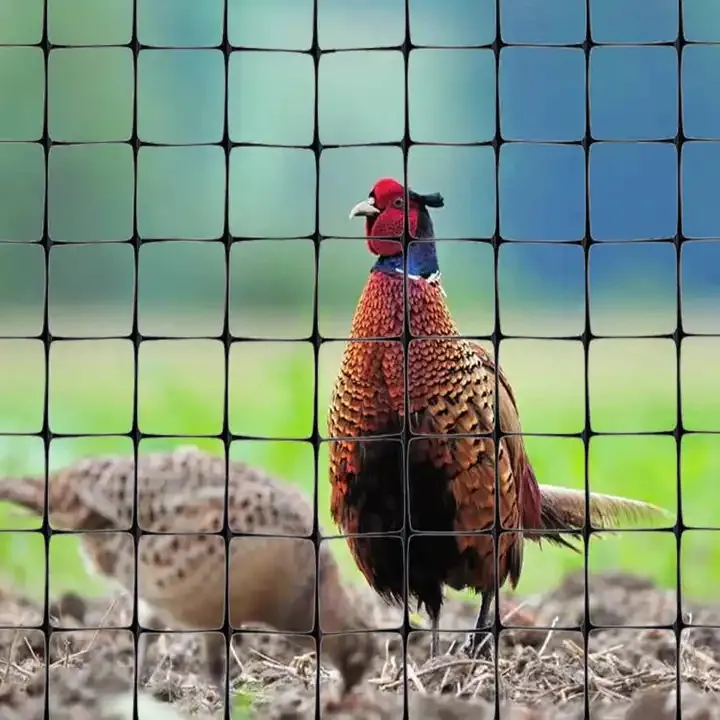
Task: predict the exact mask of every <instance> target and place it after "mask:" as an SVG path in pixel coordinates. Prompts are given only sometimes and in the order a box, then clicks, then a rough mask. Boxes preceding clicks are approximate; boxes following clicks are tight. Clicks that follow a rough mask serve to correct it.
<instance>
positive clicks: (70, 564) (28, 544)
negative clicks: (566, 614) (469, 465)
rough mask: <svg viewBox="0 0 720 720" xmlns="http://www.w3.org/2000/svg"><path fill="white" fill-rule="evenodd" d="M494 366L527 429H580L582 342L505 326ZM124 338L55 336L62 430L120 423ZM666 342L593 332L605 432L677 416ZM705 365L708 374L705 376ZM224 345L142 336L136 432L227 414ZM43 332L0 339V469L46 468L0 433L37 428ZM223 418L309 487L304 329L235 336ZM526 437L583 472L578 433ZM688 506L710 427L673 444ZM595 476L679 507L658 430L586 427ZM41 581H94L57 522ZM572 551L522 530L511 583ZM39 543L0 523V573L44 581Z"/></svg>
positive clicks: (326, 356)
mask: <svg viewBox="0 0 720 720" xmlns="http://www.w3.org/2000/svg"><path fill="white" fill-rule="evenodd" d="M342 345H343V344H342V343H340V342H337V343H328V344H327V345H325V346H324V347H323V349H322V352H321V356H320V379H319V388H318V391H319V408H318V412H319V419H320V429H321V432H324V430H325V427H326V426H325V418H326V406H327V402H328V396H329V392H330V387H331V384H332V381H333V377H334V373H335V371H336V368H337V365H338V362H339V359H340V353H341V352H342ZM501 353H502V363H503V367H504V369H505V371H506V373H507V375H508V376H509V378H510V379H511V382H512V383H513V386H514V388H515V392H516V396H517V399H518V403H519V405H520V410H521V416H522V420H523V424H524V429H525V431H526V432H535V433H574V432H578V431H580V430H581V429H582V424H583V418H584V412H585V409H584V400H583V397H584V384H583V364H582V351H581V348H580V347H579V346H578V345H577V344H573V343H570V342H558V341H524V340H523V341H509V342H508V343H507V345H506V346H504V347H503V348H501ZM717 357H718V344H717V343H716V344H715V345H712V344H711V343H707V342H706V343H705V344H696V345H692V346H687V347H684V348H683V360H682V363H683V367H682V371H681V375H682V380H683V407H682V410H683V417H684V422H685V424H686V426H687V427H689V428H690V429H692V430H696V431H712V430H720V406H719V405H718V402H717V400H716V398H717V393H716V392H714V391H713V388H717V386H718V382H717V380H718V378H717V371H716V370H714V369H713V365H717ZM132 371H133V368H132V353H131V352H130V346H129V344H128V343H125V342H123V341H117V340H109V341H93V342H92V343H90V342H86V343H66V344H62V345H59V346H58V348H57V349H56V350H54V354H53V357H52V363H51V386H50V396H51V423H52V426H53V430H55V431H57V432H90V431H94V432H111V433H123V432H126V431H127V430H129V427H130V420H131V410H132V408H131V403H130V401H129V398H132V390H131V388H132ZM675 372H676V368H675V358H674V354H673V351H672V347H671V345H670V344H669V343H666V342H665V341H662V340H617V341H600V342H599V344H598V345H597V346H596V347H595V348H594V349H593V350H592V352H591V362H590V373H591V374H590V382H591V418H592V422H593V425H594V427H595V429H599V430H602V431H606V432H607V431H611V432H612V431H615V432H638V431H646V432H661V431H665V430H669V429H671V428H672V426H673V425H674V421H675V416H676V402H675ZM714 375H715V377H714ZM223 377H224V366H223V353H222V347H221V346H220V345H219V343H214V342H212V341H205V340H196V341H195V340H190V341H175V342H169V343H166V344H161V343H156V344H148V346H147V347H144V348H143V350H142V352H141V358H140V402H139V414H140V424H141V428H142V429H143V430H144V431H146V432H167V433H187V434H194V433H215V432H218V431H219V429H220V427H221V423H222V398H223V389H224V388H223ZM42 378H43V364H42V347H41V345H40V344H39V343H37V342H34V341H24V340H22V341H0V472H2V473H4V474H18V473H26V472H36V473H41V472H43V454H42V453H43V450H42V443H41V441H40V440H39V439H37V438H33V437H23V438H13V437H8V436H1V433H3V432H5V433H6V432H34V431H37V430H39V427H40V421H41V412H42V395H43V381H42ZM230 403H231V406H230V421H231V425H232V429H233V431H234V432H235V433H238V434H244V435H251V436H252V435H254V436H263V435H269V436H271V437H272V438H275V439H272V440H245V441H238V442H236V443H235V444H234V445H233V447H232V455H233V456H234V457H237V458H242V459H245V460H247V461H249V462H251V463H254V464H257V465H259V466H262V467H264V468H266V469H267V470H269V471H271V472H273V473H276V474H277V475H279V476H281V477H283V478H286V479H287V480H288V481H289V482H294V483H298V484H299V485H301V486H302V487H303V488H304V489H305V490H306V491H307V492H308V493H311V492H312V487H313V478H314V467H313V452H312V448H311V446H310V445H309V444H308V443H307V442H302V441H292V440H283V439H282V438H284V437H285V438H287V437H295V438H299V437H304V436H307V435H309V433H310V432H311V430H312V420H313V355H312V349H311V347H310V346H309V345H307V344H306V345H303V344H297V345H294V344H293V345H291V344H272V343H262V344H257V343H256V344H244V345H239V346H237V347H236V348H235V349H234V350H233V353H232V356H231V360H230ZM194 442H196V443H197V444H198V445H199V446H201V447H204V448H206V449H208V450H210V451H217V452H219V451H221V445H220V444H219V441H217V440H215V439H198V440H197V441H194ZM187 443H188V440H187V439H181V440H173V439H167V440H147V441H143V444H142V445H141V448H140V450H141V452H143V451H148V450H150V449H151V448H155V449H157V448H159V447H165V448H170V447H172V446H173V445H177V444H187ZM527 447H528V451H529V454H530V457H531V459H532V461H533V463H534V466H535V469H536V474H537V476H538V479H539V481H540V482H541V483H548V484H555V485H563V486H568V487H576V488H581V487H583V482H584V463H585V458H584V452H583V447H582V443H581V441H580V440H578V439H573V438H561V437H528V438H527ZM104 452H121V453H129V452H131V445H130V441H129V440H128V439H127V438H125V437H111V438H92V437H87V438H81V439H58V440H54V441H53V444H52V447H51V467H52V468H57V467H61V466H63V465H65V464H67V463H68V462H70V461H71V460H72V459H74V458H77V457H80V456H83V455H91V454H99V453H104ZM681 471H682V482H683V507H684V517H685V522H686V523H687V524H689V525H699V526H712V525H713V524H714V525H715V526H720V513H719V512H718V510H720V497H719V496H718V491H717V488H716V483H715V479H716V478H717V477H718V474H719V472H720V435H718V436H715V435H711V434H697V435H690V436H687V437H686V438H685V439H684V441H683V445H682V460H681ZM589 472H590V483H591V489H592V490H593V491H596V492H607V493H613V494H622V495H626V496H628V497H632V498H637V499H641V500H646V501H650V502H653V503H657V504H659V505H662V506H664V507H665V508H667V509H668V510H670V511H671V512H672V513H674V512H675V511H676V505H677V502H676V452H675V444H674V440H673V439H672V438H671V437H668V436H659V435H646V436H642V437H641V436H631V435H626V436H616V437H600V438H594V439H593V440H592V442H591V446H590V452H589ZM318 477H319V502H320V514H321V523H322V524H323V525H324V528H325V530H326V531H327V532H328V533H335V532H336V529H335V527H334V525H333V524H332V522H331V520H330V518H329V511H328V504H329V483H328V480H327V446H324V447H323V449H322V450H321V452H320V459H319V467H318ZM17 512H18V511H17V510H16V509H14V508H12V507H11V506H9V505H7V504H5V505H2V506H0V527H2V528H8V529H10V528H12V529H19V528H31V527H37V522H36V521H35V520H34V519H32V518H19V517H18V515H17ZM329 542H332V543H333V547H334V548H335V549H336V551H337V555H338V557H339V559H340V561H341V563H342V566H343V568H344V571H345V572H346V574H347V575H348V577H350V578H352V579H353V580H358V578H359V575H358V573H357V570H356V569H355V567H354V565H353V563H352V561H351V560H350V557H349V553H348V551H347V548H346V546H345V543H344V541H343V540H341V539H336V540H330V541H329ZM50 564H51V565H50V567H51V574H50V578H51V579H50V581H51V588H50V590H51V594H56V593H58V592H60V591H62V590H66V589H76V590H77V589H80V590H82V591H84V592H90V593H94V594H97V593H101V592H103V591H104V587H103V585H102V583H101V582H99V581H98V580H96V579H92V578H88V577H87V576H86V574H85V572H84V570H83V568H82V566H81V565H80V563H79V562H78V561H77V545H76V540H75V538H72V537H70V538H55V539H53V541H52V543H51V551H50ZM682 564H683V587H684V590H685V592H686V594H687V595H688V596H690V597H694V598H698V599H703V598H709V597H712V596H714V595H717V594H718V593H719V592H720V533H716V532H713V531H711V530H705V531H702V530H698V531H692V532H688V533H687V535H686V536H685V539H684V542H683V548H682ZM580 567H582V557H577V556H575V555H574V554H572V553H569V552H567V551H564V550H562V549H553V548H548V547H543V549H542V550H541V549H539V548H537V547H536V546H534V545H532V546H530V547H529V548H528V550H527V552H526V556H525V564H524V570H523V577H522V581H521V583H520V586H519V588H518V590H519V592H521V593H533V592H538V591H542V590H546V589H548V588H550V587H552V586H553V585H554V584H556V583H557V582H558V581H559V580H560V578H561V577H562V576H563V575H564V574H565V573H566V572H567V571H569V570H572V569H576V568H580ZM675 567H676V552H675V544H674V538H673V536H672V535H671V534H664V535H663V534H658V533H657V532H651V531H648V532H645V533H624V534H623V533H621V534H620V535H618V536H616V537H614V538H607V539H604V540H602V541H599V540H598V541H593V542H592V544H591V548H590V570H591V571H599V570H607V569H624V570H630V571H634V572H638V573H641V574H644V575H647V576H649V577H651V578H653V579H655V580H656V581H658V582H660V583H663V584H665V585H667V586H673V585H674V582H675V572H676V570H675ZM43 568H44V547H43V539H42V537H40V536H39V535H38V534H20V533H3V534H2V535H1V536H0V573H1V574H2V575H3V576H5V577H6V578H7V579H8V580H10V581H12V582H13V583H15V584H17V585H20V586H22V587H24V588H27V589H28V590H29V591H31V592H33V593H36V594H38V593H40V592H41V590H42V584H43V572H44V570H43Z"/></svg>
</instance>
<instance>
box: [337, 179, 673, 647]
mask: <svg viewBox="0 0 720 720" xmlns="http://www.w3.org/2000/svg"><path fill="white" fill-rule="evenodd" d="M407 195H408V208H407V214H408V222H409V225H410V227H409V235H410V237H411V238H418V239H419V240H421V241H415V242H411V244H410V246H409V250H408V259H407V267H406V266H405V263H404V258H403V245H402V243H401V242H399V241H398V240H393V239H392V238H398V237H402V235H403V229H404V210H405V202H406V199H405V189H404V188H403V187H402V185H400V183H398V182H397V181H395V180H393V179H391V178H384V179H382V180H379V181H378V182H377V183H376V184H375V185H374V187H373V188H372V191H371V192H370V196H369V197H368V198H367V199H366V200H363V201H362V202H360V203H358V204H357V205H356V206H355V207H354V208H353V209H352V211H351V213H350V217H351V218H352V217H357V216H361V217H364V218H365V234H366V238H367V246H368V248H369V250H370V252H371V253H372V254H373V255H375V256H377V260H376V262H375V265H374V266H373V268H372V271H371V272H370V277H369V278H368V281H367V284H366V285H365V288H364V290H363V292H362V296H361V297H360V300H359V302H358V305H357V308H356V310H355V315H354V317H353V321H352V327H351V331H350V337H351V338H356V339H362V338H388V339H381V340H373V341H365V342H349V343H348V344H347V346H346V349H345V352H344V355H343V358H342V364H341V367H340V371H339V374H338V376H337V379H336V381H335V385H334V389H333V393H332V398H331V404H330V410H329V421H328V430H329V435H330V437H336V438H357V439H361V438H370V437H373V436H378V435H395V436H397V435H398V434H399V433H400V432H401V430H402V427H403V423H404V421H405V417H404V414H405V413H404V401H403V394H404V391H405V382H404V362H403V360H404V354H403V348H402V344H401V343H400V341H399V339H398V338H400V336H401V335H402V331H403V317H404V312H405V302H404V297H403V290H404V286H405V284H406V283H407V298H408V313H409V327H410V334H411V336H414V337H418V336H421V338H420V339H414V340H412V341H411V343H410V345H409V350H408V353H409V357H408V363H407V366H408V385H409V386H408V388H407V392H408V408H409V418H407V420H408V421H409V430H410V431H411V433H412V434H413V435H414V437H413V438H412V439H411V442H410V445H409V450H408V453H409V458H407V459H405V460H404V459H403V457H402V451H401V445H400V443H399V442H398V441H397V440H391V439H380V440H372V441H368V440H365V441H362V442H358V441H357V440H339V441H337V442H333V443H330V481H331V485H332V493H331V511H332V515H333V518H334V520H335V521H336V523H337V524H338V525H339V526H340V528H341V529H342V530H343V532H345V533H357V534H363V533H371V532H372V533H379V532H385V533H387V532H392V531H394V532H399V531H400V530H401V529H402V527H403V524H404V519H405V499H404V495H405V493H404V488H403V480H402V467H403V464H404V463H405V462H407V467H408V487H409V493H408V504H409V513H408V515H409V520H410V527H411V529H412V530H416V531H417V530H421V531H430V532H432V531H435V532H444V533H446V534H445V535H440V536H435V537H428V536H427V535H426V536H424V537H423V536H415V537H411V538H410V547H409V549H408V554H407V558H408V560H407V562H408V563H409V567H408V568H407V572H408V576H409V596H410V597H414V598H416V599H417V600H418V603H419V605H424V606H425V608H426V609H427V611H428V614H429V615H430V618H431V622H432V627H433V642H432V652H433V654H435V653H437V650H438V633H437V627H438V618H439V615H440V610H441V607H442V603H443V586H444V585H449V586H451V587H453V588H456V589H464V588H467V587H469V588H472V589H474V590H475V591H477V592H479V593H481V595H482V601H481V604H480V611H479V613H478V616H477V621H476V629H479V628H481V627H484V626H486V625H487V620H488V613H489V609H490V605H491V602H492V600H493V597H494V587H495V583H494V574H495V571H494V566H495V563H494V542H493V538H492V536H491V535H489V534H485V535H457V536H456V537H453V536H451V535H449V534H447V533H449V532H453V531H455V532H463V531H464V532H468V531H479V530H489V529H491V528H492V526H493V524H494V517H495V469H496V467H495V466H496V459H495V447H494V443H493V441H492V439H491V438H490V437H488V434H489V433H492V431H493V426H494V422H495V402H494V399H495V373H496V367H495V365H494V363H493V361H492V360H491V358H490V357H489V356H488V354H487V352H486V351H485V350H484V349H483V348H482V347H481V346H480V345H478V344H476V343H473V342H469V341H467V340H462V339H459V338H457V336H458V335H459V332H458V329H457V327H456V325H455V322H454V321H453V318H452V315H451V313H450V310H449V308H448V306H447V303H446V300H445V293H444V291H443V288H442V286H441V284H440V273H439V267H438V260H437V254H436V247H435V241H434V231H433V224H432V220H431V218H430V214H429V212H428V208H439V207H442V206H443V204H444V202H443V198H442V197H441V196H440V195H438V194H432V195H421V194H419V193H416V192H413V191H409V192H408V194H407ZM423 336H424V337H423ZM428 336H445V337H444V338H443V337H434V338H433V337H429V338H428ZM390 338H396V339H395V340H392V339H390ZM499 380H500V386H499V389H500V397H499V414H500V418H501V428H502V430H503V431H505V432H516V433H517V432H520V431H521V426H520V419H519V415H518V409H517V406H516V403H515V398H514V396H513V391H512V389H511V387H510V384H509V383H508V381H507V378H505V377H504V375H503V374H502V372H500V378H499ZM481 433H483V434H485V436H484V437H483V436H478V435H479V434H481ZM423 435H424V436H425V437H423ZM428 435H431V436H433V437H428ZM468 435H474V437H473V436H471V437H468ZM497 462H498V467H497V471H498V477H499V483H500V488H499V497H500V508H499V517H500V521H501V526H502V528H503V529H518V530H529V529H532V530H536V531H538V532H536V533H533V534H528V535H527V536H526V537H527V538H528V539H531V540H534V541H536V542H540V541H541V540H543V539H545V540H548V541H550V542H553V543H556V544H559V545H564V546H567V547H571V548H573V549H575V548H574V546H573V545H571V544H570V543H569V542H568V541H567V540H566V539H565V538H564V537H562V536H561V535H560V534H558V532H557V531H558V530H578V529H582V527H583V526H584V521H585V493H584V491H577V490H568V489H564V488H558V487H552V486H547V485H538V483H537V481H536V479H535V475H534V473H533V469H532V466H531V464H530V460H529V458H528V456H527V453H526V452H525V447H524V443H523V438H522V436H519V435H517V436H513V437H507V438H504V439H503V440H502V442H501V444H500V448H499V449H498V459H497ZM590 514H591V521H592V523H593V525H594V526H596V527H598V526H600V527H613V526H616V523H617V521H618V520H619V519H620V518H621V517H622V516H623V515H625V516H627V517H628V518H629V519H638V518H642V517H660V516H664V515H665V513H664V511H663V510H661V509H660V508H656V507H654V506H651V505H647V504H645V503H642V502H637V501H634V500H627V499H624V498H616V497H612V496H608V495H598V494H593V496H592V500H591V507H590ZM348 544H349V547H350V550H351V551H352V554H353V556H354V558H355V561H356V563H357V565H358V567H359V568H360V570H361V571H362V573H363V575H364V576H365V578H366V579H367V581H368V582H369V584H370V585H371V586H372V587H373V588H374V589H375V590H376V591H377V592H378V593H379V594H380V595H381V596H383V597H384V598H385V599H386V600H388V601H389V602H397V603H400V602H401V601H402V598H403V584H404V577H405V574H406V571H405V565H404V561H403V548H402V545H401V543H400V542H399V541H398V539H397V538H387V537H386V538H383V537H373V538H369V537H365V538H363V537H350V538H348ZM497 560H498V566H499V577H498V586H502V585H503V584H504V583H505V581H506V580H507V579H508V578H509V580H510V583H511V585H512V586H513V587H515V586H516V585H517V582H518V580H519V578H520V572H521V569H522V563H523V534H522V533H521V532H516V533H513V532H510V533H503V534H502V535H501V536H500V539H499V542H498V548H497ZM480 638H481V636H480V635H479V634H477V633H475V632H472V633H470V634H469V636H468V639H467V642H466V643H465V645H464V646H463V648H464V649H465V650H466V651H467V652H469V653H470V654H475V652H476V650H477V646H478V642H479V640H480ZM486 647H487V646H486Z"/></svg>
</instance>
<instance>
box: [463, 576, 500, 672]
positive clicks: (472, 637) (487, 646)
mask: <svg viewBox="0 0 720 720" xmlns="http://www.w3.org/2000/svg"><path fill="white" fill-rule="evenodd" d="M494 596H495V591H494V590H488V591H487V592H484V593H482V594H481V598H482V599H481V601H480V611H479V612H478V614H477V619H476V620H475V630H474V631H473V632H471V633H468V636H467V639H466V640H465V642H464V643H463V644H462V647H461V648H460V650H461V651H462V652H464V653H465V654H466V655H468V656H470V657H481V658H483V659H485V660H490V659H492V645H491V640H490V638H489V637H487V634H486V633H483V634H481V633H480V632H478V631H481V630H487V628H486V625H487V624H488V615H489V614H490V605H491V604H492V601H493V598H494ZM483 640H484V642H483V645H482V647H480V643H481V642H482V641H483ZM478 651H479V652H478Z"/></svg>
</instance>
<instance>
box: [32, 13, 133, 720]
mask: <svg viewBox="0 0 720 720" xmlns="http://www.w3.org/2000/svg"><path fill="white" fill-rule="evenodd" d="M45 2H46V3H47V2H49V0H45ZM138 4H139V0H133V20H132V33H133V34H132V51H133V115H132V136H131V138H130V143H131V145H132V149H133V209H132V213H133V218H132V240H131V242H132V248H133V269H134V273H135V283H134V285H133V308H132V331H131V338H132V345H133V404H132V428H131V431H130V433H131V437H132V444H133V458H134V462H133V499H132V514H131V517H132V523H131V529H130V532H131V533H132V537H133V554H134V562H133V571H134V582H133V592H132V595H133V611H132V623H131V626H130V627H131V630H132V634H133V647H134V649H135V658H134V665H135V672H134V680H135V681H134V682H133V718H134V720H138V715H139V712H138V686H139V684H140V672H141V670H142V668H141V667H140V664H139V663H138V658H139V657H140V652H139V650H140V641H141V640H142V641H143V642H144V643H145V644H146V645H147V638H143V637H142V635H143V633H142V629H141V627H140V615H139V598H140V583H139V577H140V575H139V572H138V564H139V563H138V557H139V553H138V549H139V545H140V539H141V537H142V534H143V531H142V528H141V527H140V525H139V523H138V502H139V499H140V494H139V493H138V455H139V451H140V439H141V438H140V424H139V398H140V391H139V372H140V345H141V343H142V336H141V334H140V311H139V307H138V297H139V294H138V291H139V285H140V246H141V245H142V240H141V238H140V232H139V227H138V160H139V154H140V144H141V143H140V138H139V135H138V110H139V103H138V63H139V60H140V40H139V35H138V29H139V28H138Z"/></svg>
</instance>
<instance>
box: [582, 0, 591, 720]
mask: <svg viewBox="0 0 720 720" xmlns="http://www.w3.org/2000/svg"><path fill="white" fill-rule="evenodd" d="M591 2H592V0H585V41H584V42H583V45H582V48H583V53H584V55H585V132H584V135H583V139H582V148H583V153H584V161H585V228H584V230H585V234H584V237H583V240H582V249H583V264H584V269H585V274H584V285H585V317H584V320H585V326H584V328H583V334H582V345H583V380H584V382H583V391H584V397H583V402H584V406H585V407H584V410H585V417H584V422H583V430H582V444H583V466H584V468H583V479H584V484H585V525H584V527H583V532H582V538H583V576H584V577H583V580H584V582H583V621H582V625H581V628H582V636H583V689H584V693H583V695H584V697H583V701H584V708H583V712H584V714H585V720H589V718H590V686H589V677H588V652H589V650H588V645H589V638H590V583H589V570H588V566H589V564H590V563H589V560H590V538H591V535H592V523H591V522H590V463H589V462H588V459H589V454H590V452H589V451H590V434H591V427H592V426H591V420H590V342H591V338H592V328H591V324H590V246H591V244H592V232H591V225H590V147H591V145H592V129H591V125H590V51H591V49H592V27H591V14H590V12H591V6H590V3H591Z"/></svg>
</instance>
